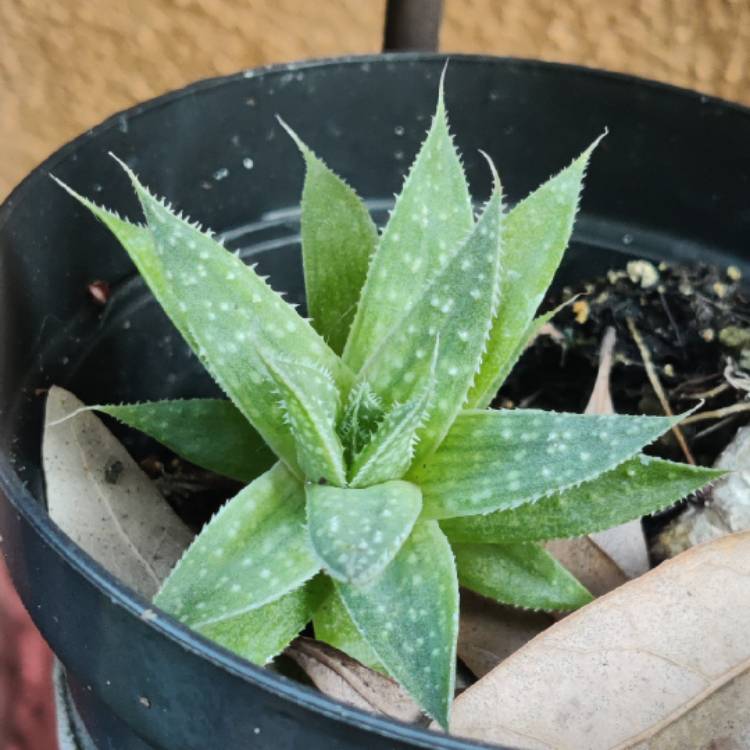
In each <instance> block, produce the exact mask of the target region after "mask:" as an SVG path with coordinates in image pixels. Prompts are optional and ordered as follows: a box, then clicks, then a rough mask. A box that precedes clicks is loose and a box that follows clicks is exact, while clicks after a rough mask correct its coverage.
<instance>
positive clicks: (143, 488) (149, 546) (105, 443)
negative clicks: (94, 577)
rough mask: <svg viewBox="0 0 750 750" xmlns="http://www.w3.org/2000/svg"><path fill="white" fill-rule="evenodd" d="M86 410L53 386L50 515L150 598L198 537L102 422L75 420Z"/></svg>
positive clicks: (48, 445)
mask: <svg viewBox="0 0 750 750" xmlns="http://www.w3.org/2000/svg"><path fill="white" fill-rule="evenodd" d="M82 407H83V404H82V403H81V402H80V401H79V400H78V399H77V398H76V397H75V396H74V395H73V394H72V393H70V392H68V391H66V390H64V389H63V388H58V387H53V388H51V389H50V391H49V395H48V397H47V411H46V424H45V428H44V437H43V440H42V460H43V463H44V473H45V479H46V484H47V506H48V509H49V514H50V516H51V517H52V520H53V521H54V522H55V523H56V524H57V525H58V526H59V527H60V528H61V529H62V530H63V531H64V532H65V533H66V534H67V535H68V536H69V537H70V538H71V539H72V540H73V541H74V542H75V543H76V544H78V545H79V546H80V547H82V548H83V549H84V550H85V551H86V552H87V553H88V554H89V555H91V557H93V558H94V559H95V560H96V561H97V562H98V563H100V564H101V565H102V566H104V567H105V568H106V569H107V570H108V571H109V572H110V573H112V574H113V575H115V576H117V577H118V578H119V579H120V580H122V581H123V582H124V583H126V584H127V585H128V586H130V587H131V588H133V589H135V590H136V591H137V592H138V593H139V594H141V595H142V596H144V597H146V598H147V599H151V598H152V597H153V595H154V594H155V593H156V591H157V589H158V587H159V585H160V583H161V582H162V580H164V578H165V577H166V576H167V574H168V573H169V571H170V570H171V569H172V567H173V566H174V564H175V563H176V562H177V560H178V559H179V557H180V556H181V555H182V553H183V551H184V550H185V548H186V547H187V546H188V544H190V542H191V540H192V537H193V534H192V532H191V531H190V530H189V529H188V528H187V527H186V526H185V524H183V522H182V521H181V520H180V519H179V518H178V516H177V515H176V514H175V512H174V511H173V510H172V509H171V508H170V507H169V505H168V504H167V502H166V501H165V500H164V498H163V497H162V496H161V494H160V493H159V491H158V490H157V489H156V487H154V485H153V484H152V483H151V480H150V479H149V478H148V477H147V476H146V475H145V474H144V473H143V472H142V471H141V469H140V468H139V467H138V465H137V464H136V463H135V461H133V459H132V458H131V457H130V456H129V455H128V453H127V451H126V450H125V449H124V448H123V446H122V445H121V444H120V443H119V442H118V441H117V439H116V438H115V437H114V436H113V435H112V433H111V432H110V431H109V430H108V429H107V428H106V427H105V426H104V424H103V423H102V422H101V420H100V419H99V418H98V417H96V416H95V415H94V414H93V413H92V412H89V411H84V412H80V413H78V414H76V415H75V416H70V415H71V414H73V413H74V412H76V410H78V409H81V408H82ZM66 417H69V418H67V419H66ZM61 420H62V421H61Z"/></svg>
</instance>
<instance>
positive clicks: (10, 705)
mask: <svg viewBox="0 0 750 750" xmlns="http://www.w3.org/2000/svg"><path fill="white" fill-rule="evenodd" d="M56 747H57V739H56V731H55V709H54V702H53V693H52V653H51V652H50V650H49V647H48V646H47V644H46V643H45V642H44V640H43V639H42V637H41V636H40V635H39V632H38V631H37V629H36V628H35V627H34V625H33V623H32V622H31V619H30V618H29V615H28V614H27V612H26V610H25V609H24V607H23V604H21V602H20V600H19V598H18V596H17V595H16V592H15V590H14V588H13V584H12V583H11V582H10V576H9V575H8V571H7V570H6V568H5V564H4V563H3V561H2V558H0V750H54V748H56Z"/></svg>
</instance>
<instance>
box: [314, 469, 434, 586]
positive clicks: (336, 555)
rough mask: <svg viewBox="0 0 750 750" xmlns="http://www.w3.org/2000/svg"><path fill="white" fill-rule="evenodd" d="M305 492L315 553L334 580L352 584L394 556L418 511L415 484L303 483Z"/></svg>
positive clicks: (419, 497)
mask: <svg viewBox="0 0 750 750" xmlns="http://www.w3.org/2000/svg"><path fill="white" fill-rule="evenodd" d="M306 493H307V523H308V530H309V533H310V540H311V542H312V546H313V549H314V550H315V553H316V554H317V555H318V558H319V559H320V562H321V563H322V565H323V567H324V568H325V569H326V572H328V573H329V574H330V575H331V576H332V577H333V578H335V579H336V580H339V581H345V582H347V583H352V584H356V585H362V584H363V583H366V582H367V581H371V580H372V579H373V578H375V577H376V576H378V575H379V574H380V573H381V572H382V571H383V569H384V568H385V567H386V565H388V563H390V562H391V560H393V558H394V557H395V555H396V553H397V552H398V551H399V549H401V545H402V544H403V543H404V541H405V540H406V538H407V537H408V536H409V534H410V533H411V530H412V528H413V526H414V522H415V521H416V520H417V516H419V511H420V510H421V509H422V495H421V493H420V491H419V487H416V486H414V485H413V484H409V483H408V482H398V481H397V482H386V483H384V484H378V485H375V486H374V487H368V488H367V489H363V490H362V489H341V488H339V487H330V486H327V485H320V484H308V485H307V486H306Z"/></svg>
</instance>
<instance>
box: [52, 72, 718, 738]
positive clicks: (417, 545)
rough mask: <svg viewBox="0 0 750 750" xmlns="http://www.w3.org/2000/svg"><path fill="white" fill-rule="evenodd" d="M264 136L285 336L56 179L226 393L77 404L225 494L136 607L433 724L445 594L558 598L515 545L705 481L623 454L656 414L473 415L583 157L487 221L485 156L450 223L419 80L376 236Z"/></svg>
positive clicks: (236, 291)
mask: <svg viewBox="0 0 750 750" xmlns="http://www.w3.org/2000/svg"><path fill="white" fill-rule="evenodd" d="M282 125H283V123H282ZM284 127H285V128H286V129H287V130H288V131H289V133H290V135H291V136H292V138H293V140H294V141H295V142H296V144H297V146H298V147H299V150H300V151H301V154H302V157H303V158H304V162H305V164H306V178H305V184H304V190H303V194H302V209H301V222H302V259H303V264H304V275H305V285H306V295H307V309H308V312H309V314H310V316H311V318H310V319H309V320H308V319H306V318H303V317H301V316H300V315H299V314H298V313H297V311H296V310H295V307H294V306H293V305H290V304H287V302H285V301H284V299H282V296H281V295H279V294H277V293H276V292H275V291H273V290H272V289H271V287H270V286H269V285H268V284H267V283H266V280H265V279H264V278H263V277H261V276H259V275H258V274H257V273H256V271H255V270H254V267H252V266H248V265H246V264H245V263H244V262H243V261H242V260H241V259H240V258H239V257H237V256H235V255H234V254H232V253H230V252H228V251H227V250H226V249H225V248H224V247H223V246H222V244H221V243H220V242H219V241H217V239H216V238H215V237H214V236H213V235H212V233H211V232H208V231H204V230H202V229H201V227H200V226H199V225H197V224H193V223H190V222H189V221H188V220H187V219H186V218H184V217H183V216H182V215H181V214H176V213H175V212H173V211H172V210H171V208H170V206H169V205H168V204H167V203H165V202H163V201H162V200H159V199H157V198H155V197H154V196H153V195H152V194H151V193H150V192H149V191H148V190H147V189H146V188H145V187H144V186H143V185H141V183H140V182H139V181H138V179H137V178H136V176H135V175H134V174H133V172H132V171H131V170H130V169H129V168H128V167H127V166H126V165H125V164H123V165H122V166H123V169H124V170H125V172H126V173H127V175H128V176H129V178H130V179H131V181H132V184H133V187H134V188H135V192H136V194H137V196H138V198H139V200H140V203H141V205H142V208H143V213H144V215H145V219H146V223H145V224H144V225H138V224H135V223H130V222H128V221H126V220H124V219H122V218H120V217H119V216H118V215H117V214H115V213H113V212H110V211H108V210H106V209H104V208H101V207H99V206H97V205H95V204H94V203H92V202H91V201H89V200H88V199H86V198H84V197H81V196H79V195H77V194H76V193H74V192H73V191H72V190H71V189H70V188H67V187H66V189H67V190H69V192H71V193H72V194H73V195H75V196H76V197H77V198H78V199H79V200H80V201H81V202H82V203H83V204H84V205H85V206H87V207H88V208H89V209H90V210H91V211H92V212H93V213H94V215H95V216H96V217H98V218H99V219H100V220H101V221H102V222H103V223H104V224H105V225H106V226H107V227H108V228H109V229H110V230H111V231H112V232H113V234H114V235H115V236H116V237H117V239H118V240H119V241H120V243H121V244H122V245H123V247H124V248H125V250H126V251H127V252H128V253H129V255H130V257H131V258H132V260H133V262H134V263H135V265H136V266H137V268H138V270H139V271H140V273H141V275H142V276H143V278H144V279H145V280H146V282H147V283H148V285H149V286H150V288H151V290H152V292H153V294H154V295H155V297H156V299H157V300H158V302H159V303H160V304H161V306H162V307H163V309H164V310H165V311H166V313H167V314H168V315H169V317H170V318H171V320H172V322H173V323H174V325H175V326H176V327H177V329H178V330H179V332H180V333H181V334H182V336H183V337H184V339H185V340H186V342H187V343H188V345H189V346H190V347H191V349H192V350H193V352H194V353H195V354H196V356H197V357H198V358H199V359H200V361H201V362H202V364H203V365H204V366H205V367H206V369H207V370H208V372H209V373H210V374H211V375H212V377H213V378H214V380H215V381H216V383H217V384H218V385H219V387H220V388H221V390H222V391H223V392H224V393H225V394H226V396H227V397H228V400H221V399H195V400H180V401H161V402H151V403H141V404H133V405H119V406H114V405H113V406H106V405H105V406H97V407H92V408H96V409H99V410H100V411H102V412H105V413H107V414H109V415H111V416H113V417H115V418H117V419H119V420H121V421H122V422H124V423H126V424H127V425H130V426H131V427H134V428H137V429H139V430H141V431H143V432H145V433H147V434H149V435H150V436H152V437H153V438H155V439H156V440H159V441H161V442H163V443H164V444H166V445H167V446H168V447H170V448H171V449H172V450H173V451H174V452H176V453H177V454H179V455H181V456H183V457H184V458H186V459H188V460H189V461H191V462H193V463H195V464H197V465H199V466H202V467H205V468H207V469H211V470H214V471H216V472H219V473H221V474H224V475H227V476H230V477H233V478H235V479H238V480H241V481H242V482H244V483H246V486H245V487H244V488H243V489H242V490H241V491H240V492H239V493H238V494H237V495H236V496H235V497H234V498H232V499H231V500H229V501H228V502H227V503H226V504H225V505H224V506H223V507H222V508H221V510H220V511H219V512H218V513H216V515H215V516H214V517H213V518H212V519H211V521H210V522H209V523H208V524H207V525H206V526H205V527H204V529H203V530H202V531H201V532H200V534H199V535H198V536H197V538H196V539H195V541H194V542H193V544H192V545H191V546H190V548H189V549H188V550H187V552H186V553H185V555H184V556H183V557H182V559H181V560H180V562H179V563H178V564H177V566H176V567H175V568H174V570H173V571H172V573H171V574H170V576H169V578H168V579H167V580H166V582H165V583H164V584H163V587H162V588H161V590H160V592H159V593H158V595H157V596H156V598H155V603H156V605H158V606H159V607H161V608H162V609H163V610H165V611H166V612H168V613H170V614H172V615H173V616H175V617H176V618H178V619H179V620H181V621H182V622H183V623H185V624H186V625H188V626H189V627H191V628H193V629H195V630H196V631H198V632H199V633H201V634H203V635H204V636H206V637H208V638H210V639H213V640H215V641H217V642H218V643H220V644H221V645H223V646H225V647H226V648H228V649H230V650H232V651H234V652H236V653H238V654H240V655H242V656H244V657H246V658H247V659H250V660H251V661H253V662H256V663H259V664H264V663H266V662H268V661H269V660H270V659H272V658H273V657H275V656H276V655H277V654H279V653H280V652H281V651H282V650H283V649H284V648H285V647H286V645H287V644H288V643H289V642H290V641H291V640H292V639H293V638H294V637H296V636H297V635H298V634H299V633H300V632H301V631H302V629H303V628H304V627H305V626H306V625H307V624H308V623H309V622H310V621H312V623H313V627H314V631H315V635H316V637H317V638H319V639H321V640H323V641H326V642H328V643H330V644H332V645H333V646H336V647H338V648H340V649H342V650H344V651H346V652H348V653H349V654H351V655H352V656H354V657H355V658H357V659H359V660H360V661H362V662H363V663H365V664H368V665H369V666H372V667H373V668H375V669H379V670H381V671H383V672H385V673H387V674H389V675H391V676H392V677H393V678H395V679H396V680H397V681H398V682H400V683H401V684H402V685H403V686H404V688H406V690H407V691H409V692H410V693H411V695H412V696H413V697H414V698H415V699H416V700H417V702H418V703H419V704H420V705H421V706H422V708H423V709H424V710H425V712H426V713H427V714H429V715H430V716H431V717H433V718H434V719H436V720H437V721H438V722H439V723H440V724H441V725H443V726H445V727H447V725H448V718H449V708H450V703H451V700H452V697H453V691H454V678H455V663H456V641H457V633H458V621H459V584H460V585H462V586H464V587H467V588H469V589H473V590H474V591H477V592H479V593H480V594H483V595H484V596H487V597H491V598H493V599H496V600H497V601H499V602H503V603H505V604H509V605H513V606H516V607H524V608H531V609H546V610H570V609H574V608H576V607H579V606H581V605H584V604H586V603H587V602H588V601H589V600H590V599H591V596H590V594H589V593H588V591H586V589H585V588H584V587H583V586H582V585H581V584H580V583H579V582H578V581H577V580H576V579H575V578H574V577H573V576H572V575H571V574H570V573H569V572H568V571H567V570H566V569H565V568H563V567H562V565H560V564H559V563H558V562H557V561H556V560H555V559H554V558H553V557H552V556H551V555H550V554H549V553H548V552H547V551H545V549H544V547H543V546H542V545H541V544H540V542H541V541H543V540H546V539H552V538H560V537H567V536H576V535H581V534H585V533H588V532H591V531H595V530H600V529H604V528H608V527H611V526H613V525H616V524H619V523H622V522H625V521H627V520H630V519H632V518H636V517H639V516H641V515H643V514H645V513H649V512H652V511H654V510H656V509H658V508H662V507H664V506H666V505H669V504H671V503H673V502H675V501H676V500H678V499H680V498H682V497H683V496H685V495H687V494H688V493H690V492H693V491H694V490H696V489H697V488H699V487H700V486H702V485H703V484H705V483H706V482H708V481H711V480H712V479H713V478H715V477H716V476H717V475H718V474H717V472H715V471H713V470H710V469H704V468H699V467H691V466H685V465H681V464H675V463H670V462H668V461H664V460H659V459H656V458H649V457H646V456H645V455H642V454H641V453H640V451H641V450H642V449H643V448H644V447H645V446H646V445H647V444H648V443H650V442H652V441H653V440H654V439H656V438H657V437H658V436H659V435H661V434H662V433H663V432H665V431H666V430H668V429H670V427H672V426H673V425H675V423H676V422H677V421H678V420H679V417H677V418H673V417H659V416H625V415H611V416H584V415H579V414H564V413H551V412H545V411H539V410H530V409H529V410H527V409H516V410H493V409H490V408H489V405H490V402H491V401H492V399H493V397H494V395H495V393H496V392H497V390H498V388H499V387H500V385H501V384H502V383H503V381H504V379H505V378H506V376H507V375H508V373H509V371H510V370H511V368H512V367H513V365H514V363H515V362H516V360H517V359H518V358H519V356H520V354H521V353H522V352H523V350H524V348H525V346H526V345H527V343H528V342H529V341H530V339H531V338H532V337H533V336H534V335H535V333H536V331H537V330H538V329H539V327H540V326H541V325H542V324H543V323H544V322H545V321H546V320H548V319H549V317H550V315H551V314H548V315H546V316H542V317H535V316H536V314H537V308H538V306H539V304H540V302H541V300H542V298H543V295H544V292H545V290H546V289H547V287H548V286H549V284H550V282H551V280H552V277H553V275H554V273H555V271H556V269H557V267H558V265H559V263H560V260H561V258H562V255H563V252H564V250H565V248H566V246H567V243H568V240H569V238H570V235H571V232H572V227H573V222H574V218H575V214H576V211H577V207H578V201H579V195H580V192H581V187H582V181H583V177H584V173H585V170H586V166H587V162H588V160H589V157H590V155H591V153H592V151H593V149H594V147H595V146H596V142H595V143H594V144H592V145H591V146H590V147H589V148H588V149H586V150H585V151H584V152H583V154H582V155H581V156H579V157H578V158H576V159H575V160H574V161H573V162H572V163H571V164H570V166H568V167H567V168H565V169H563V170H562V171H561V172H560V173H559V174H557V175H556V176H554V177H552V178H551V179H550V180H548V181H547V182H546V183H545V184H543V185H542V186H541V187H540V188H539V189H538V190H536V191H535V192H533V193H532V194H531V195H529V196H528V197H527V198H526V199H525V200H523V201H522V202H520V203H519V204H518V205H516V206H515V207H514V208H513V209H512V210H510V211H507V210H506V209H505V207H504V205H503V197H502V192H501V186H500V181H499V178H498V176H497V173H496V171H495V168H494V166H493V165H492V161H491V160H490V159H489V157H487V161H488V164H489V169H490V172H491V176H492V181H493V187H492V193H491V195H490V197H489V199H488V201H487V202H486V204H485V205H484V207H483V209H482V210H481V212H480V213H479V215H478V216H477V217H476V218H475V215H474V209H473V205H472V200H471V197H470V194H469V190H468V187H467V182H466V179H465V176H464V171H463V168H462V164H461V160H460V158H459V156H458V153H457V151H456V148H455V146H454V143H453V138H452V136H451V134H450V132H449V128H448V120H447V115H446V109H445V105H444V100H443V93H442V83H441V88H440V94H439V98H438V104H437V111H436V113H435V116H434V118H433V120H432V124H431V127H430V130H429V132H428V134H427V137H426V139H425V141H424V143H423V144H422V146H421V149H420V151H419V154H418V155H417V157H416V160H415V161H414V163H413V165H412V167H411V169H410V171H409V173H408V176H407V177H406V179H405V181H404V184H403V188H402V190H401V193H400V195H399V196H398V198H397V199H396V202H395V205H394V207H393V210H392V212H391V214H390V218H389V220H388V222H387V224H386V226H385V227H384V229H383V230H382V232H381V233H379V232H378V230H377V228H376V226H375V224H374V223H373V221H372V219H371V218H370V215H369V213H368V211H367V209H366V207H365V205H364V204H363V203H362V201H361V200H360V199H359V198H358V196H357V195H356V193H355V192H354V191H353V190H352V189H351V188H350V187H349V186H348V185H347V184H346V183H345V182H344V181H343V180H342V179H341V178H339V177H338V176H337V175H336V174H334V172H332V171H331V170H330V169H329V168H328V167H327V166H326V165H325V164H324V163H323V161H321V160H320V159H319V158H318V157H317V156H316V155H315V154H314V153H313V152H312V151H311V150H310V149H309V148H308V147H307V146H306V145H305V144H304V143H303V142H302V141H301V140H300V138H299V137H298V136H297V135H296V134H295V133H293V132H292V131H291V129H289V128H288V127H287V126H286V125H284ZM63 187H65V186H63Z"/></svg>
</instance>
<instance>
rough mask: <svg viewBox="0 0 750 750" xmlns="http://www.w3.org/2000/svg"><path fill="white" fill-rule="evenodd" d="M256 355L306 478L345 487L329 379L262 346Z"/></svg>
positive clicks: (335, 405) (336, 400)
mask: <svg viewBox="0 0 750 750" xmlns="http://www.w3.org/2000/svg"><path fill="white" fill-rule="evenodd" d="M257 353H258V356H259V357H260V359H261V361H262V362H263V364H264V365H265V366H266V368H267V369H268V372H269V373H270V374H271V377H272V378H273V380H274V382H275V383H276V386H277V389H278V391H277V393H278V398H279V403H280V404H281V408H282V410H283V412H284V419H285V420H286V422H287V424H288V425H289V427H290V428H291V431H292V435H293V436H294V439H295V442H296V444H297V460H298V462H299V466H300V468H301V469H302V471H303V472H304V474H305V477H306V478H307V479H308V480H310V481H313V482H317V481H320V480H321V479H325V480H326V481H327V482H332V483H333V484H336V485H344V484H346V469H345V467H344V450H343V448H342V446H341V441H340V440H339V437H338V435H337V434H336V421H337V415H338V411H339V394H338V391H337V390H336V385H335V383H334V382H333V379H332V378H331V376H330V375H329V374H328V373H327V372H326V371H325V370H324V369H323V368H321V367H319V366H317V365H316V364H315V363H309V362H304V361H297V362H292V361H287V360H282V359H279V358H277V357H273V356H268V355H267V354H266V352H264V347H263V346H259V347H258V349H257Z"/></svg>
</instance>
